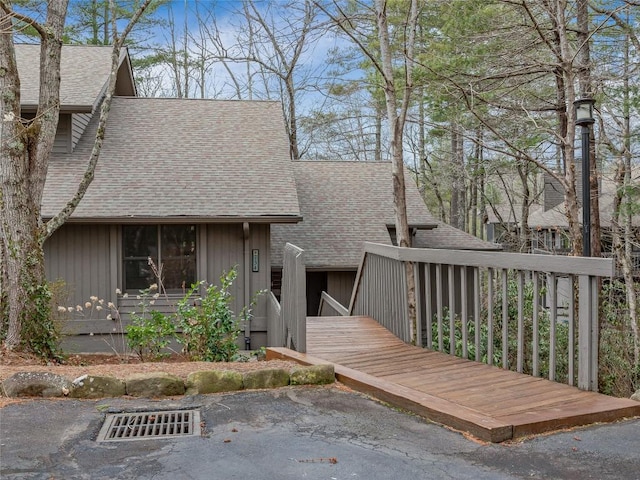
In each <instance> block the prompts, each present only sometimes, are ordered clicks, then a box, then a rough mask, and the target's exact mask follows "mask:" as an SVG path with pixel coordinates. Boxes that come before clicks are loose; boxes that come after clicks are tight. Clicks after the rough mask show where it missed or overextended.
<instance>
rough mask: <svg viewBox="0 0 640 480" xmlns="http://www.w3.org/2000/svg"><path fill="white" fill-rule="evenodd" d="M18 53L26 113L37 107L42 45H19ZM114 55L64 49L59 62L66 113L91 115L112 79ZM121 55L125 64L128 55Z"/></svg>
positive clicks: (73, 47)
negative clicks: (110, 75)
mask: <svg viewBox="0 0 640 480" xmlns="http://www.w3.org/2000/svg"><path fill="white" fill-rule="evenodd" d="M15 50H16V61H17V63H18V73H19V74H20V103H21V104H22V106H23V109H34V108H35V107H36V106H37V105H38V95H39V91H38V90H39V85H40V45H26V44H18V45H16V46H15ZM111 51H112V49H111V47H103V46H88V45H65V46H64V48H63V49H62V56H61V59H60V79H61V80H60V105H61V109H62V110H63V111H65V110H66V111H84V112H87V111H92V109H93V108H94V107H95V105H96V103H97V102H98V101H99V97H100V95H101V93H102V91H103V89H104V87H105V85H106V83H107V81H108V79H109V73H110V72H111ZM122 54H123V60H124V58H125V57H124V56H125V55H126V51H125V50H123V51H122ZM79 66H82V68H79ZM122 83H124V82H122Z"/></svg>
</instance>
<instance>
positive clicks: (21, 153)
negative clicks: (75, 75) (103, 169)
mask: <svg viewBox="0 0 640 480" xmlns="http://www.w3.org/2000/svg"><path fill="white" fill-rule="evenodd" d="M66 11H67V1H65V0H58V1H50V2H49V4H48V8H47V21H46V24H45V25H44V26H40V25H38V26H37V28H39V29H40V30H39V33H40V35H41V47H40V65H41V69H40V96H39V105H38V111H37V114H36V117H35V119H34V120H33V121H32V122H30V123H29V124H23V122H22V121H21V120H20V113H21V110H20V79H19V76H18V70H17V65H16V60H15V50H14V46H13V34H12V29H11V27H10V26H9V22H10V21H11V20H10V16H9V15H8V14H7V13H6V12H5V11H4V10H0V15H1V17H0V25H1V28H0V30H1V31H2V33H1V39H2V42H0V43H1V46H0V62H1V64H2V67H3V69H4V70H5V75H3V76H0V91H1V92H2V94H1V98H0V113H1V115H2V119H3V120H5V121H3V122H2V133H1V139H0V141H1V143H0V172H1V175H2V178H1V184H2V185H1V186H0V188H1V198H2V203H1V205H0V210H1V212H2V225H1V228H2V231H1V232H2V242H1V243H2V248H3V252H2V257H3V260H4V265H3V268H4V271H5V272H6V277H5V282H4V288H5V289H6V299H7V307H8V308H7V309H6V311H7V313H8V322H7V335H6V337H5V340H4V345H5V347H6V348H7V349H9V350H12V349H16V348H17V347H19V346H21V344H22V343H24V342H28V343H29V347H30V349H31V350H32V351H35V353H38V354H41V355H43V356H51V355H53V354H54V348H55V345H53V344H52V343H51V342H50V341H49V338H48V337H49V335H48V333H49V332H48V331H49V321H50V320H49V308H50V306H49V293H48V288H47V282H46V276H45V272H44V253H43V247H42V245H43V241H44V237H43V226H42V221H41V216H40V203H41V200H42V192H43V189H44V182H45V179H46V173H47V162H48V158H49V155H50V153H51V149H52V148H53V142H54V139H55V134H56V130H57V126H58V113H59V111H60V102H59V91H60V54H61V49H62V30H63V26H64V19H65V16H66Z"/></svg>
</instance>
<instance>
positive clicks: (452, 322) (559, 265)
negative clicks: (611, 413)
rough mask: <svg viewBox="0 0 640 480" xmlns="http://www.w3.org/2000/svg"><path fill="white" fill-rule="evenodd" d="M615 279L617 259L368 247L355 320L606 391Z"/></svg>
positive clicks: (435, 345)
mask: <svg viewBox="0 0 640 480" xmlns="http://www.w3.org/2000/svg"><path fill="white" fill-rule="evenodd" d="M407 262H408V263H410V264H411V265H412V266H413V270H414V273H415V278H416V293H417V304H416V309H417V319H416V322H415V323H413V324H412V322H410V320H409V313H408V311H409V309H408V302H407V287H406V269H405V264H406V263H407ZM612 273H613V262H612V261H611V260H608V259H595V258H582V257H561V256H558V257H555V256H549V255H531V254H517V253H503V252H473V251H462V250H437V249H413V248H399V247H392V246H387V245H380V244H372V243H367V244H366V245H365V254H364V257H363V261H362V263H361V265H360V268H359V270H358V274H357V277H356V282H355V285H354V290H353V294H352V298H351V303H350V306H349V314H350V315H369V316H371V317H373V318H375V319H376V320H377V321H379V322H380V323H381V324H382V325H384V326H385V327H386V328H388V329H389V330H391V331H392V332H393V333H394V334H396V335H397V336H398V337H399V338H401V339H402V340H404V341H405V342H408V343H413V342H415V343H417V344H420V345H422V346H424V347H427V348H430V349H435V350H439V351H442V352H447V353H450V354H453V355H457V356H460V357H463V358H469V359H471V360H476V361H483V362H485V363H488V364H490V365H492V364H494V365H501V366H502V367H503V368H507V369H512V370H516V371H518V372H521V373H529V374H531V375H534V376H543V375H544V376H546V377H548V378H549V379H550V380H555V381H562V382H566V383H568V384H569V385H574V384H575V383H577V385H578V387H579V388H581V389H584V390H594V391H597V389H598V283H599V281H601V278H602V277H607V278H608V277H610V276H611V275H612Z"/></svg>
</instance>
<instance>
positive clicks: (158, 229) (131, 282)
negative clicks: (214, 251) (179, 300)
mask: <svg viewBox="0 0 640 480" xmlns="http://www.w3.org/2000/svg"><path fill="white" fill-rule="evenodd" d="M122 251H123V260H124V265H123V272H124V288H125V289H126V290H143V289H145V288H149V285H151V284H152V283H157V279H156V277H155V275H154V273H153V270H152V269H151V266H150V265H149V258H151V259H152V260H153V262H154V263H155V264H156V265H157V266H158V267H161V272H162V283H163V285H164V287H165V289H166V290H167V292H171V291H173V292H182V291H184V289H186V288H189V287H190V286H191V285H192V284H193V283H195V282H196V227H195V225H125V226H123V227H122Z"/></svg>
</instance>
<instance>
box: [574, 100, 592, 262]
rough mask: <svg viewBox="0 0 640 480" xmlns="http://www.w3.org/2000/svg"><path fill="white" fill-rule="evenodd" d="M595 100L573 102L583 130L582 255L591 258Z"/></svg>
mask: <svg viewBox="0 0 640 480" xmlns="http://www.w3.org/2000/svg"><path fill="white" fill-rule="evenodd" d="M595 103H596V102H595V100H594V99H593V98H581V99H579V100H576V101H575V102H573V106H574V107H575V112H576V119H575V120H576V125H580V127H581V129H582V255H583V256H584V257H590V256H591V183H590V182H589V173H590V167H591V166H590V162H589V150H590V148H589V147H590V145H589V140H590V137H591V125H593V123H594V122H595V120H594V118H593V105H594V104H595Z"/></svg>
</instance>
